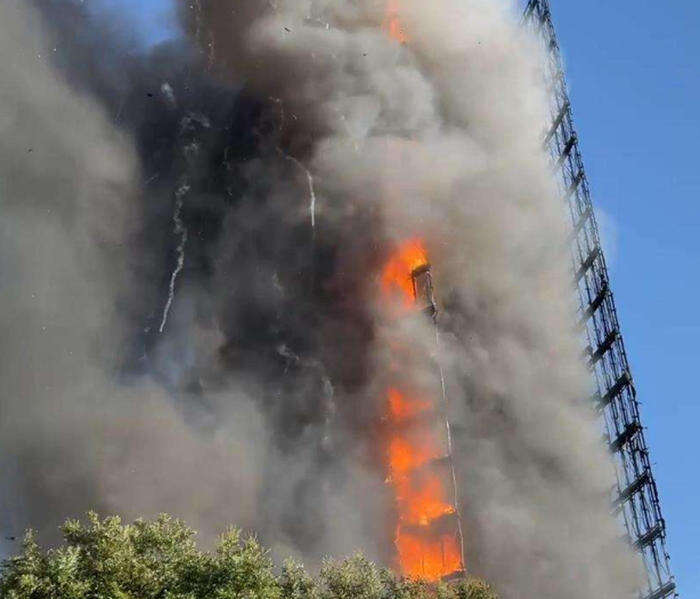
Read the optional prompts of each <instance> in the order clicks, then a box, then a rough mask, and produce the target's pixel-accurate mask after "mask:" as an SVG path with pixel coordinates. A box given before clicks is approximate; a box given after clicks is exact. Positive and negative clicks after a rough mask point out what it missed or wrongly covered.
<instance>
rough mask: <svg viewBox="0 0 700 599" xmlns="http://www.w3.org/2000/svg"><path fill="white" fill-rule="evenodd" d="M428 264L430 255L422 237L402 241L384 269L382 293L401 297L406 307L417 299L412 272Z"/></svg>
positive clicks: (392, 296)
mask: <svg viewBox="0 0 700 599" xmlns="http://www.w3.org/2000/svg"><path fill="white" fill-rule="evenodd" d="M427 264H428V255H427V253H426V251H425V247H424V246H423V242H422V241H421V240H420V239H409V240H408V241H405V242H404V243H402V244H401V245H400V246H399V247H398V248H397V250H396V252H394V254H393V255H392V256H391V257H390V258H389V261H388V262H387V263H386V265H385V266H384V270H383V271H382V293H383V295H384V297H385V298H388V299H395V298H397V297H398V298H400V300H401V303H402V304H403V307H404V308H410V307H411V306H413V304H414V302H415V300H416V294H415V289H414V288H413V278H412V276H411V273H413V271H414V270H416V269H417V268H420V267H421V266H426V265H427Z"/></svg>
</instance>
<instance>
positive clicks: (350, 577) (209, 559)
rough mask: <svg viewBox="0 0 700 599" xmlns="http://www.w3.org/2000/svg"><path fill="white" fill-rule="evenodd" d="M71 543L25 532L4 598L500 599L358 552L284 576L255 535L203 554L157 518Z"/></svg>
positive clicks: (6, 576) (4, 575) (232, 533)
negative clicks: (314, 570)
mask: <svg viewBox="0 0 700 599" xmlns="http://www.w3.org/2000/svg"><path fill="white" fill-rule="evenodd" d="M62 532H63V536H64V539H65V543H64V545H63V546H61V547H59V548H56V549H48V550H43V549H42V548H40V547H39V545H38V544H37V542H36V540H35V537H34V535H33V534H32V533H31V531H30V532H28V533H27V534H26V536H25V538H24V542H23V547H22V551H21V553H20V554H19V555H17V556H15V557H12V558H10V559H8V560H6V561H5V562H4V563H3V564H2V566H1V569H0V597H2V598H3V599H496V598H495V594H494V593H493V591H492V590H491V589H490V588H489V586H488V585H487V584H486V583H484V582H482V581H479V580H476V579H469V578H463V579H459V580H458V581H453V582H450V583H440V584H438V585H434V584H430V583H426V582H422V581H412V580H406V579H403V578H400V577H397V576H395V575H394V574H392V573H391V572H390V571H389V570H387V569H384V568H379V567H377V566H376V565H375V564H373V563H371V562H370V561H368V560H367V559H366V558H364V557H363V556H362V555H360V554H357V555H354V556H352V557H350V558H347V559H345V560H342V561H334V560H326V561H324V563H323V567H322V568H321V572H320V574H319V575H318V576H317V577H313V576H311V575H310V574H308V573H307V572H306V570H305V569H304V567H303V566H302V565H301V564H298V563H296V562H294V561H291V560H288V561H286V562H285V563H284V565H283V566H282V568H281V570H280V571H279V572H278V570H277V569H276V568H275V567H274V564H273V563H272V560H271V559H270V556H269V553H268V551H267V550H265V549H264V548H263V547H261V546H260V544H259V543H258V541H257V540H256V539H255V537H253V536H247V537H242V536H241V533H240V531H239V530H237V529H229V530H228V531H227V532H226V533H225V534H223V535H222V536H221V537H220V539H219V543H218V545H217V547H216V549H215V551H213V552H204V551H200V550H198V549H197V546H196V543H195V541H194V535H195V533H194V531H193V530H192V529H190V528H188V527H187V526H185V525H184V524H183V523H182V522H181V521H179V520H176V519H173V518H171V517H170V516H167V515H161V516H160V517H159V518H157V519H156V520H153V521H145V520H136V521H135V522H134V523H133V524H123V523H122V522H121V520H120V519H119V518H118V517H109V518H105V519H100V518H98V516H97V515H96V514H94V513H90V514H88V521H87V523H86V524H83V523H81V522H79V521H76V520H69V521H67V522H66V523H65V524H64V525H63V527H62Z"/></svg>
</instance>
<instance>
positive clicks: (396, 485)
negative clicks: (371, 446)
mask: <svg viewBox="0 0 700 599" xmlns="http://www.w3.org/2000/svg"><path fill="white" fill-rule="evenodd" d="M388 403H389V420H390V423H391V424H392V425H393V426H394V427H397V426H398V427H399V430H398V431H396V430H395V431H394V432H393V433H392V436H391V438H390V440H389V445H388V462H389V464H388V469H389V478H388V482H389V483H390V484H391V486H392V488H393V490H394V497H395V500H396V509H397V520H398V522H397V526H396V538H395V544H396V549H397V554H398V555H397V557H398V562H399V567H400V569H401V571H402V573H403V574H404V575H405V576H408V577H411V578H420V579H423V580H428V581H436V580H439V579H440V578H442V577H443V576H446V575H447V574H451V573H452V572H456V571H457V570H460V569H461V564H462V561H461V557H460V551H459V547H458V543H457V539H456V538H455V537H454V536H453V535H450V534H442V533H438V534H435V533H433V534H430V532H431V531H430V530H429V526H430V524H431V523H433V522H434V521H436V520H437V519H438V518H441V517H442V516H445V515H447V514H452V513H454V511H455V509H454V507H453V506H452V505H450V503H449V500H448V492H447V488H446V485H445V483H444V481H443V480H442V479H441V477H440V476H439V474H437V473H435V472H433V471H432V470H431V461H432V460H434V459H436V458H439V457H441V455H440V451H441V450H440V444H439V442H438V440H437V439H436V438H435V435H434V434H431V433H430V432H429V429H427V428H426V429H425V430H423V429H421V428H419V429H418V432H419V434H418V435H416V434H415V432H414V434H413V435H410V434H407V433H406V432H402V431H401V430H400V426H401V424H402V423H404V422H405V421H406V419H407V418H409V417H412V416H416V415H419V414H421V413H426V412H427V411H428V410H429V409H430V407H431V405H430V402H425V401H417V400H411V399H407V398H405V397H404V395H403V394H402V393H401V392H400V391H399V390H398V389H395V388H391V389H389V391H388ZM407 527H409V528H408V529H407Z"/></svg>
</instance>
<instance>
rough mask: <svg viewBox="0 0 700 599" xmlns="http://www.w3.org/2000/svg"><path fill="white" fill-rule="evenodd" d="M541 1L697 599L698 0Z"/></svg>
mask: <svg viewBox="0 0 700 599" xmlns="http://www.w3.org/2000/svg"><path fill="white" fill-rule="evenodd" d="M551 3H552V12H553V17H554V21H555V25H556V27H557V31H558V34H559V38H560V42H561V46H562V50H563V54H564V59H565V62H566V67H567V74H568V81H569V86H570V92H571V96H572V104H573V108H574V117H575V119H576V124H577V129H578V131H579V136H580V139H581V145H582V150H583V154H584V160H585V163H586V166H587V170H588V175H589V179H590V182H591V186H592V191H593V196H594V197H593V201H594V203H595V204H596V207H597V208H598V210H599V212H600V220H601V228H602V232H603V236H604V243H605V246H606V251H607V257H608V261H609V265H610V267H611V279H612V284H613V290H614V292H615V296H616V299H617V305H618V310H619V316H620V320H621V323H622V328H623V333H624V335H625V340H626V345H627V350H628V354H629V358H630V361H631V364H632V370H633V373H634V377H635V381H636V383H637V388H638V392H639V398H640V400H641V402H642V417H643V419H644V423H645V424H646V426H647V427H648V430H647V438H648V441H649V444H650V446H651V451H652V460H653V462H654V465H655V473H656V477H657V481H658V484H659V489H660V493H661V501H662V508H663V510H664V513H665V516H666V519H667V523H668V530H669V548H670V552H671V559H672V567H673V570H674V572H675V574H676V577H677V581H678V584H679V589H680V592H681V594H682V596H683V597H684V598H692V597H700V543H698V541H697V539H698V538H700V516H699V515H698V514H699V511H698V510H699V509H700V506H698V505H697V504H698V502H699V500H700V465H699V464H698V462H699V460H700V451H699V450H698V445H697V444H696V443H694V441H695V435H696V434H699V433H700V428H699V425H700V404H699V403H698V402H697V400H696V394H697V390H696V389H697V386H696V382H695V376H694V375H695V374H696V373H695V368H696V367H698V366H699V365H700V343H699V342H698V341H699V340H700V306H699V304H700V301H698V300H699V298H698V295H699V292H700V281H699V280H698V276H699V275H700V208H698V200H699V199H700V198H699V196H700V174H699V173H700V166H698V164H697V155H698V152H699V149H698V146H697V141H698V139H700V118H699V116H698V112H699V110H700V107H699V106H698V105H699V104H700V102H699V99H700V98H699V95H700V93H699V92H700V76H699V73H698V61H699V60H700V38H699V37H698V35H697V29H698V26H699V25H700V3H698V2H697V1H696V0H675V1H674V2H663V3H659V2H653V1H652V0H634V1H633V0H615V1H614V2H611V1H610V0H587V1H586V2H585V3H583V2H573V1H572V0H551ZM101 4H102V5H105V4H106V5H108V6H112V7H120V8H121V10H122V11H124V9H125V8H126V9H133V11H134V14H137V13H138V15H139V25H138V29H139V31H141V32H142V33H143V35H144V36H145V37H147V38H150V41H153V40H156V39H162V38H163V37H164V36H166V35H167V31H168V29H171V28H172V27H173V26H174V25H173V21H172V16H171V15H169V14H168V10H167V6H168V5H169V3H168V0H147V1H146V2H143V1H141V0H102V2H101ZM137 9H138V10H137ZM129 12H130V11H129Z"/></svg>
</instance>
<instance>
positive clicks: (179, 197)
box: [158, 183, 190, 333]
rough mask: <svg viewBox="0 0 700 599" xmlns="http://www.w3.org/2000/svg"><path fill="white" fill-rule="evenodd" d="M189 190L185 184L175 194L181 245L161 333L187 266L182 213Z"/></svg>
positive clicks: (185, 232) (176, 217) (164, 311)
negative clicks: (180, 275) (183, 269)
mask: <svg viewBox="0 0 700 599" xmlns="http://www.w3.org/2000/svg"><path fill="white" fill-rule="evenodd" d="M189 190H190V187H189V185H187V183H183V184H182V185H180V187H179V188H178V190H177V191H176V192H175V211H174V212H173V223H174V225H175V226H174V228H173V231H174V233H175V235H179V236H180V243H178V244H177V249H176V251H177V262H176V264H175V268H174V269H173V272H172V274H171V275H170V284H169V285H168V300H167V301H166V302H165V307H164V308H163V318H162V320H161V321H160V326H159V327H158V332H159V333H162V332H163V329H165V324H166V322H167V321H168V313H169V312H170V308H171V306H172V304H173V299H174V298H175V283H176V281H177V277H178V275H179V274H180V271H182V268H183V266H184V265H185V244H186V243H187V228H186V227H185V225H184V224H183V222H182V218H181V215H180V213H181V211H182V203H183V202H184V199H185V196H186V195H187V192H188V191H189Z"/></svg>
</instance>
